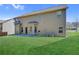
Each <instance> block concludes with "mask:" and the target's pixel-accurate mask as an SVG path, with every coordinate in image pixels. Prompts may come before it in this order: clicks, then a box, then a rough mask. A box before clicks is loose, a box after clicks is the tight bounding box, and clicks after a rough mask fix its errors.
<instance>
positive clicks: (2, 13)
mask: <svg viewBox="0 0 79 59" xmlns="http://www.w3.org/2000/svg"><path fill="white" fill-rule="evenodd" d="M57 5H58V4H0V20H7V19H10V18H13V17H16V16H20V15H23V14H27V13H31V12H33V11H38V10H42V9H46V8H49V7H54V6H57ZM67 6H68V9H67V13H66V15H67V22H75V21H76V20H77V19H78V20H79V4H68V5H67Z"/></svg>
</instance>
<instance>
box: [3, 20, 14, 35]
mask: <svg viewBox="0 0 79 59" xmlns="http://www.w3.org/2000/svg"><path fill="white" fill-rule="evenodd" d="M2 31H3V32H7V33H8V35H11V34H15V24H14V20H9V21H6V22H4V23H3V30H2Z"/></svg>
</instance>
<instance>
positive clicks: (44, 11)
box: [15, 5, 67, 18]
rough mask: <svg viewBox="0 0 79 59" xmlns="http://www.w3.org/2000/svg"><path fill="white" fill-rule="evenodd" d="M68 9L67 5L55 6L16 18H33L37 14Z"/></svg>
mask: <svg viewBox="0 0 79 59" xmlns="http://www.w3.org/2000/svg"><path fill="white" fill-rule="evenodd" d="M66 8H67V6H66V5H60V6H55V7H52V8H48V9H45V10H39V11H36V12H32V13H28V14H25V15H21V16H18V17H15V18H22V17H27V16H32V15H37V14H41V13H47V12H56V11H60V10H63V9H66Z"/></svg>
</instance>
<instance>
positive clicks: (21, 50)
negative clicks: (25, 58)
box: [0, 32, 79, 55]
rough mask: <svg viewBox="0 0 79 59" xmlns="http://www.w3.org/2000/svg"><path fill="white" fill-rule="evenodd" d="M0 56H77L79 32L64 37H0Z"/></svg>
mask: <svg viewBox="0 0 79 59" xmlns="http://www.w3.org/2000/svg"><path fill="white" fill-rule="evenodd" d="M0 54H1V55H72V54H79V32H68V33H67V36H66V37H23V36H2V37H0Z"/></svg>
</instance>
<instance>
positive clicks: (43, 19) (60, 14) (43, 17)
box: [19, 9, 66, 36]
mask: <svg viewBox="0 0 79 59" xmlns="http://www.w3.org/2000/svg"><path fill="white" fill-rule="evenodd" d="M19 20H20V21H21V23H22V27H23V33H24V34H25V27H28V33H30V31H29V28H30V26H32V27H33V24H28V23H29V22H30V21H37V22H38V24H37V28H38V29H37V30H38V31H40V32H39V34H48V33H53V34H55V35H56V36H65V32H66V30H65V27H66V10H65V9H64V10H60V11H57V12H51V13H45V14H38V15H33V16H30V17H24V18H20V19H19ZM59 27H63V33H59Z"/></svg>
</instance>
